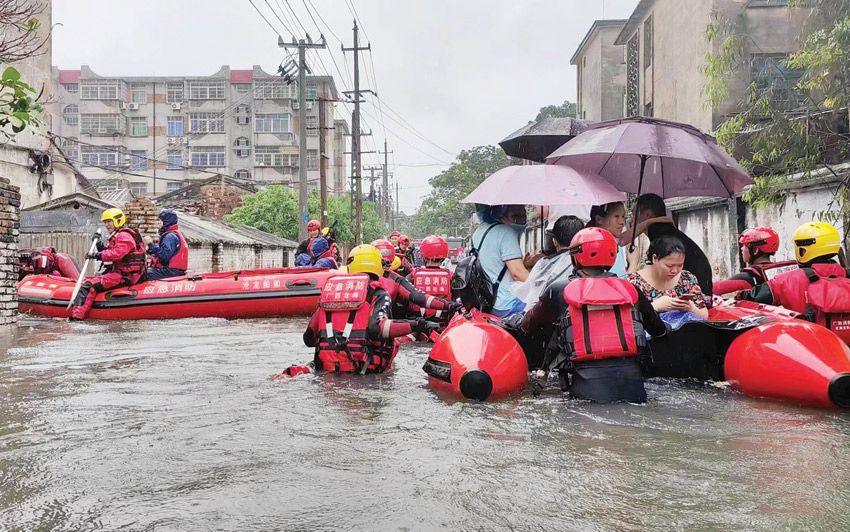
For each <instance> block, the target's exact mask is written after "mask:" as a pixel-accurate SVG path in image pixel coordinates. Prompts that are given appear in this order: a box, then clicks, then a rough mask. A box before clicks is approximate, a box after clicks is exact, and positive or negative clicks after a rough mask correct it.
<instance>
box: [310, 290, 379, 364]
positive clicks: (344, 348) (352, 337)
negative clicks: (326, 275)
mask: <svg viewBox="0 0 850 532" xmlns="http://www.w3.org/2000/svg"><path fill="white" fill-rule="evenodd" d="M380 287H381V283H379V282H377V281H370V280H369V276H368V275H366V274H354V275H337V276H334V277H331V278H330V279H328V281H327V282H326V283H325V286H324V288H323V289H322V295H321V297H320V298H319V308H318V309H317V310H316V312H318V313H320V314H319V315H320V319H319V331H318V337H319V339H318V342H317V344H316V357H315V360H314V364H315V366H316V369H317V370H324V371H333V372H336V373H361V374H363V373H367V372H368V373H380V372H382V371H385V370H386V369H387V368H389V367H390V366H392V363H393V358H395V351H396V345H395V342H392V341H390V342H382V341H371V340H369V339H368V338H367V330H368V328H369V318H370V317H371V315H372V306H373V304H374V299H373V294H374V290H375V289H376V288H380Z"/></svg>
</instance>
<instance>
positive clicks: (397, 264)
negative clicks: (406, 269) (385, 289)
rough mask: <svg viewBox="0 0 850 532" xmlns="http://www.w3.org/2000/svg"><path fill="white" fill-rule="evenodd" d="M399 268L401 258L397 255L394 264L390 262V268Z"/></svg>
mask: <svg viewBox="0 0 850 532" xmlns="http://www.w3.org/2000/svg"><path fill="white" fill-rule="evenodd" d="M399 268H401V259H400V258H398V257H396V258H394V259H393V262H392V264H390V269H391V270H392V271H396V270H398V269H399Z"/></svg>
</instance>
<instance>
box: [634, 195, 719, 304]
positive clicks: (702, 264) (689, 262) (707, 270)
mask: <svg viewBox="0 0 850 532" xmlns="http://www.w3.org/2000/svg"><path fill="white" fill-rule="evenodd" d="M635 213H636V216H635V218H636V220H635V223H637V224H638V231H637V234H640V233H641V232H642V231H641V230H640V228H641V225H640V224H644V225H645V226H646V236H648V237H649V240H650V241H652V240H655V239H656V238H658V237H662V236H673V237H676V238H678V239H679V240H681V241H682V244H684V246H685V266H684V267H685V269H686V270H688V271H689V272H691V273H692V274H694V275H695V276H696V278H697V280H698V281H699V286H700V288H702V292H703V293H704V294H706V295H708V296H711V295H712V293H713V292H712V288H711V287H712V268H711V263H710V262H708V257H706V256H705V253H703V251H702V248H700V247H699V246H698V245H697V244H696V242H694V241H693V240H691V239H690V237H688V235H686V234H685V233H683V232H682V231H680V230H679V229H678V228H677V227H676V226H675V225H673V223H672V220H671V219H669V218H668V219H667V220H670V221H666V220H665V219H663V218H662V220H657V221H653V219H654V218H661V217H666V216H667V207H666V206H665V205H664V200H663V199H661V197H660V196H658V195H657V194H643V195H641V196H640V197H639V198H638V201H637V207H636V209H635ZM646 222H650V223H646Z"/></svg>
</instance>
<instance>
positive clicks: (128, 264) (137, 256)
mask: <svg viewBox="0 0 850 532" xmlns="http://www.w3.org/2000/svg"><path fill="white" fill-rule="evenodd" d="M119 233H127V234H128V235H130V237H131V238H132V239H133V243H134V244H135V247H134V248H133V250H132V251H130V253H127V254H126V255H124V257H123V258H122V259H121V260H118V261H113V262H112V271H114V272H116V273H119V274H121V277H123V278H124V279H125V280H126V281H127V282H129V283H131V284H132V283H135V282H137V281H138V280H139V279H140V278H141V277H142V275H144V273H145V271H146V270H147V255H146V254H145V250H146V248H145V242H144V240H142V235H140V234H139V232H138V231H136V230H135V229H133V228H131V227H122V228H120V229H118V230H117V231H115V232H113V233H112V234H111V235H109V241H108V242H107V243H106V247H107V248H108V247H110V246H112V245H114V242H115V239H116V238H117V236H118V234H119Z"/></svg>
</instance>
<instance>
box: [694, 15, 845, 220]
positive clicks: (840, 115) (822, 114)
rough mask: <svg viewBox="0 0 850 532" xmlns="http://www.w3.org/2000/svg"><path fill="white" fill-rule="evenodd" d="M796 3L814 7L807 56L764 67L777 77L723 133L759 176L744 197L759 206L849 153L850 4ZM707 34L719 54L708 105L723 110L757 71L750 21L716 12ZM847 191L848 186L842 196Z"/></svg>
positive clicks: (708, 74)
mask: <svg viewBox="0 0 850 532" xmlns="http://www.w3.org/2000/svg"><path fill="white" fill-rule="evenodd" d="M789 5H790V6H791V7H792V8H806V9H811V13H810V16H809V17H808V22H807V25H806V28H805V30H804V33H803V35H802V36H801V39H800V41H801V43H802V44H801V47H800V51H799V52H797V53H795V54H792V55H791V56H789V57H788V58H778V59H774V60H772V62H769V61H768V62H766V63H765V64H764V65H762V68H763V69H764V71H766V72H768V73H769V74H770V75H769V76H764V77H763V78H761V79H759V78H756V79H753V80H752V83H751V84H750V86H749V87H748V89H747V90H746V92H745V97H744V98H743V100H742V101H741V102H737V103H739V105H740V110H741V112H740V114H738V115H737V116H735V117H734V118H732V119H730V120H728V121H726V122H724V123H723V124H721V125H720V127H719V128H718V129H717V131H716V135H717V139H718V141H719V142H720V143H721V144H723V145H724V146H725V147H726V148H727V149H728V150H729V151H731V152H735V153H739V154H743V155H745V157H743V160H742V163H743V164H744V166H745V167H747V169H748V170H750V171H751V172H752V173H753V174H754V175H756V176H757V177H756V183H755V185H754V186H753V187H752V188H751V190H750V191H749V192H748V193H747V194H746V195H745V196H744V199H745V200H746V201H748V202H750V203H753V204H755V205H759V204H764V203H771V202H776V201H780V200H782V199H783V198H784V192H783V187H782V185H783V184H785V183H786V182H787V179H788V176H789V175H791V174H799V173H802V174H803V175H808V174H810V173H811V172H813V171H815V170H816V169H820V168H827V169H829V170H831V168H830V165H829V163H830V162H832V161H837V160H843V159H846V158H847V156H848V155H850V153H848V145H850V136H848V135H847V133H846V125H842V123H843V124H847V122H846V120H845V119H844V116H845V115H846V114H847V110H846V107H847V106H848V103H850V2H847V0H792V1H791V2H790V3H789ZM706 37H707V38H708V40H709V41H710V42H711V43H713V44H714V45H715V49H716V52H713V53H710V54H708V55H707V56H706V61H705V65H704V66H703V69H702V72H703V74H704V76H705V85H704V87H703V94H704V96H705V101H706V104H708V105H711V106H716V105H718V104H719V103H720V102H722V101H724V100H725V99H726V98H727V97H728V96H729V94H730V90H729V87H730V83H731V82H732V81H733V80H734V79H735V78H736V77H740V76H742V75H747V73H748V72H749V71H750V70H751V68H752V59H751V56H750V48H751V46H750V44H751V43H750V40H749V37H748V31H747V28H746V19H745V18H739V19H735V20H732V19H728V18H725V17H724V16H722V15H720V14H719V13H714V14H713V15H712V22H711V24H710V25H709V26H708V28H707V30H706ZM783 78H784V79H783ZM798 78H799V81H798V82H794V83H792V82H791V81H790V80H796V79H798ZM789 84H793V86H792V87H791V88H790V90H789V88H788V85H789ZM789 93H790V95H791V96H793V97H789ZM789 101H790V102H792V103H793V104H796V105H789ZM845 194H846V192H845V191H844V190H843V187H842V190H841V191H840V193H839V196H838V199H839V200H841V198H842V197H843V196H844V195H845ZM842 203H843V202H841V201H839V202H838V203H837V204H839V205H840V204H842ZM830 207H831V206H830ZM824 215H825V216H826V217H827V218H830V217H832V218H833V219H836V218H837V217H838V214H837V213H832V214H831V215H830V214H829V213H824Z"/></svg>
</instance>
